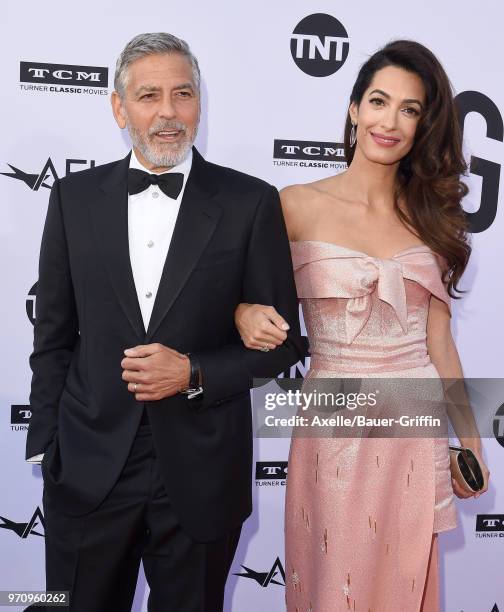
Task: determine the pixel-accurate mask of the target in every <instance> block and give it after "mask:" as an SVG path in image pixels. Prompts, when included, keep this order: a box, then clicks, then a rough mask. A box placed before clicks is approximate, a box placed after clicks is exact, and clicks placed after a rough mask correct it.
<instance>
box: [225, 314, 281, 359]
mask: <svg viewBox="0 0 504 612" xmlns="http://www.w3.org/2000/svg"><path fill="white" fill-rule="evenodd" d="M235 324H236V328H237V329H238V332H239V334H240V336H241V339H242V341H243V344H244V345H245V346H246V347H247V348H249V349H256V350H263V351H264V350H271V349H274V348H276V347H277V346H280V345H281V344H283V343H284V341H285V340H286V338H287V331H288V330H289V325H288V323H287V322H286V321H285V319H283V318H282V317H281V316H280V315H279V314H278V312H277V311H276V310H275V309H274V308H273V306H263V305H262V304H239V305H238V307H237V308H236V311H235Z"/></svg>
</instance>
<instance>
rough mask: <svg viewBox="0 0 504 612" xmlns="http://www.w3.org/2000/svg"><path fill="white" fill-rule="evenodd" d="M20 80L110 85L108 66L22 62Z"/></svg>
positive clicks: (99, 85) (25, 81) (58, 83)
mask: <svg viewBox="0 0 504 612" xmlns="http://www.w3.org/2000/svg"><path fill="white" fill-rule="evenodd" d="M19 80H20V81H22V82H24V83H41V84H54V85H61V84H65V85H90V86H91V87H108V68H105V67H102V66H73V65H71V64H41V63H39V62H20V63H19Z"/></svg>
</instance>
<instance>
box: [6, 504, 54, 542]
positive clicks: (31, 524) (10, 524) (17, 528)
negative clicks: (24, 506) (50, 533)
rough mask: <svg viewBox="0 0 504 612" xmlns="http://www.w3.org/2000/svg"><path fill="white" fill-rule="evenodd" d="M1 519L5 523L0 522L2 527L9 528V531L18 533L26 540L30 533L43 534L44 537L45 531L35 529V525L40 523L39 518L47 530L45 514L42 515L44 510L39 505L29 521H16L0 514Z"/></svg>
mask: <svg viewBox="0 0 504 612" xmlns="http://www.w3.org/2000/svg"><path fill="white" fill-rule="evenodd" d="M0 519H1V520H2V521H3V524H0V527H1V528H2V529H8V530H9V531H13V532H14V533H17V535H18V536H19V537H20V538H23V540H25V539H26V538H27V537H28V536H29V535H36V536H41V537H42V538H43V537H44V534H43V533H39V532H38V531H35V527H37V525H38V524H39V520H40V524H41V525H42V527H43V528H44V531H45V521H44V516H43V515H42V512H41V510H40V508H39V507H38V506H37V509H36V510H35V512H34V513H33V516H32V517H31V519H30V520H29V521H28V523H15V522H14V521H11V520H9V519H7V518H5V517H3V516H0Z"/></svg>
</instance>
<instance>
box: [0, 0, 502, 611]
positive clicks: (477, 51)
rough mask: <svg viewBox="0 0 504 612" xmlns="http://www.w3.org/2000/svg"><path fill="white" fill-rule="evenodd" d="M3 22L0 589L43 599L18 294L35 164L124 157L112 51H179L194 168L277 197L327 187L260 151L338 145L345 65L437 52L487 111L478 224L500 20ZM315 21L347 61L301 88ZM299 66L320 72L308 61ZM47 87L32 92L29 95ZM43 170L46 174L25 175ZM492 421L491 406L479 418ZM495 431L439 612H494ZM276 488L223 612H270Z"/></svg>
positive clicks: (379, 6) (282, 457)
mask: <svg viewBox="0 0 504 612" xmlns="http://www.w3.org/2000/svg"><path fill="white" fill-rule="evenodd" d="M2 9H3V20H2V25H1V26H0V27H1V34H2V35H1V37H0V45H1V47H0V50H1V58H2V60H1V61H2V68H3V69H2V79H3V81H2V94H3V100H4V102H3V109H4V110H3V113H4V114H3V116H4V119H5V120H6V121H5V124H4V128H3V130H4V137H3V138H2V139H1V142H0V150H1V153H0V172H2V173H4V175H3V176H2V175H0V190H1V200H0V265H1V267H2V269H1V278H2V299H1V300H0V318H1V326H0V339H1V344H0V346H1V352H0V363H1V372H2V377H1V384H0V404H1V410H2V412H1V414H2V415H3V416H2V418H1V421H0V465H1V466H2V469H1V472H0V473H1V476H0V479H1V480H0V487H1V489H0V491H1V494H0V517H1V522H0V527H2V528H3V529H2V530H1V531H0V563H1V568H2V570H1V572H0V589H4V590H7V589H43V587H44V572H43V543H44V542H43V534H44V529H43V522H42V519H41V516H40V515H37V514H36V510H37V508H39V507H40V508H41V491H42V483H41V475H40V469H39V468H38V467H31V466H29V465H27V464H26V463H25V462H24V444H25V438H26V431H25V430H26V423H27V422H28V418H29V413H28V412H27V411H26V404H27V403H28V395H29V386H30V370H29V367H28V356H29V354H30V352H31V348H32V332H33V330H32V325H31V323H30V320H29V317H28V316H27V312H28V311H30V312H31V310H30V309H32V308H33V305H34V298H33V297H29V296H28V293H29V291H30V289H31V288H32V286H33V284H34V283H35V282H36V278H37V262H38V250H39V244H40V237H41V231H42V227H43V222H44V218H45V213H46V207H47V201H48V195H49V189H48V188H46V187H45V185H48V186H50V185H51V184H52V181H53V178H54V177H53V172H52V168H51V165H49V166H48V168H44V167H45V165H46V162H47V161H48V159H49V158H50V160H51V162H52V164H53V167H54V170H55V171H56V173H57V175H58V176H63V175H64V174H65V173H66V172H67V165H68V166H69V169H70V170H71V171H77V170H79V169H83V168H85V167H87V165H89V164H90V163H92V162H91V160H93V163H96V164H101V163H105V162H108V161H111V160H114V159H118V158H120V157H123V156H124V155H125V154H126V152H127V151H128V148H129V143H128V140H127V137H126V135H125V134H124V133H121V132H120V131H119V130H118V128H117V127H116V124H115V122H114V121H113V118H112V114H111V111H110V104H109V94H110V91H111V86H112V79H113V67H114V64H115V59H116V57H117V55H118V53H119V52H120V51H121V49H122V47H123V46H124V44H125V43H126V42H127V41H128V40H129V39H130V38H132V37H133V36H134V35H135V34H138V33H140V32H145V31H160V30H164V31H168V32H172V33H174V34H176V35H178V36H180V37H182V38H184V39H186V40H187V41H188V42H189V43H190V45H191V47H192V49H193V51H194V53H195V54H196V56H197V57H198V58H199V61H200V65H201V69H202V73H203V115H202V124H201V128H200V134H199V136H198V140H197V146H198V148H199V149H200V151H201V152H202V153H203V155H204V156H205V157H206V158H207V159H209V160H211V161H214V162H216V163H220V164H223V165H229V166H232V167H234V168H236V169H239V170H242V171H244V172H247V173H249V174H254V175H257V176H259V177H261V178H263V179H266V180H267V181H269V182H271V183H273V184H275V185H276V186H278V187H279V188H281V187H283V186H285V185H287V184H290V183H298V182H308V181H312V180H315V179H317V178H320V177H323V176H327V175H329V174H331V173H333V172H335V171H337V169H338V168H337V167H336V166H337V164H334V166H331V164H328V163H327V162H326V165H327V166H328V167H310V166H308V164H307V163H306V162H303V163H304V164H305V165H301V162H299V163H298V165H296V166H292V165H291V166H286V165H278V162H279V160H278V159H277V160H276V162H277V163H276V164H275V163H274V161H275V160H274V159H273V147H274V141H275V140H294V141H296V140H297V141H311V142H312V141H315V142H341V137H342V131H343V124H344V119H345V112H346V108H347V99H348V95H349V92H350V89H351V86H352V84H353V81H354V79H355V76H356V73H357V70H358V67H359V66H360V64H361V63H362V62H363V61H364V60H365V59H366V58H367V57H368V55H369V54H370V53H372V52H373V51H374V50H375V49H377V48H378V47H379V46H381V45H382V44H384V43H385V42H387V41H389V40H391V39H393V38H403V37H406V38H412V39H416V40H418V41H420V42H422V43H424V44H426V45H427V46H428V47H429V48H430V49H432V51H433V52H434V53H436V54H437V55H438V57H439V58H440V59H441V61H442V62H443V64H444V66H445V68H446V70H447V72H448V74H449V75H450V77H451V79H452V82H453V84H454V87H455V89H456V91H457V92H467V91H473V92H476V94H473V95H472V96H469V98H470V99H471V100H474V99H476V100H478V99H481V98H482V96H481V94H483V95H484V96H486V97H487V98H489V99H490V100H491V101H492V103H493V106H492V104H490V107H491V109H493V110H492V113H490V114H491V115H492V116H491V117H489V118H488V121H489V123H488V125H489V126H490V127H489V133H488V136H487V124H486V121H485V118H484V117H483V116H482V115H481V114H480V113H478V112H472V113H470V114H469V115H468V117H467V119H466V122H465V143H466V151H467V155H468V159H470V157H471V155H473V156H476V157H479V158H481V159H482V160H487V162H493V164H494V166H492V167H493V172H494V174H493V179H492V178H491V177H490V174H488V172H489V171H488V170H485V172H486V173H487V174H486V175H485V177H481V176H478V175H476V174H473V175H471V177H470V178H469V179H468V181H469V184H470V186H471V193H470V195H469V196H468V198H467V200H466V202H465V207H466V210H468V211H473V212H474V211H478V210H479V209H480V195H481V191H482V187H483V188H484V191H485V193H486V194H488V195H486V196H485V198H484V200H483V204H482V208H481V211H482V216H483V217H484V218H487V217H488V215H489V211H490V209H491V208H492V205H493V202H494V200H495V198H494V195H493V194H495V193H496V190H497V189H498V184H497V179H498V178H499V176H500V172H501V168H500V165H501V164H502V163H503V161H504V144H503V142H502V140H503V138H502V134H501V131H502V130H501V126H502V115H503V114H504V84H503V82H502V57H503V55H504V43H503V37H502V23H503V19H504V7H503V5H502V4H501V3H500V2H498V1H497V0H496V1H491V0H481V1H480V2H479V3H477V4H475V3H474V2H472V1H469V0H458V1H456V2H455V1H454V0H445V1H444V2H442V3H441V2H439V1H437V0H424V1H423V2H422V3H409V4H408V3H404V2H403V1H402V0H388V1H387V3H376V2H372V1H371V0H361V1H360V2H358V3H355V2H347V3H336V2H331V1H329V0H317V1H312V2H306V1H302V0H277V2H269V1H267V0H256V1H255V2H247V3H244V2H240V3H239V2H225V1H224V0H213V1H212V2H205V1H204V0H192V2H174V1H172V0H162V1H161V0H151V1H150V2H149V3H141V2H138V1H137V0H135V1H132V0H123V1H122V2H121V3H104V2H99V1H98V0H88V1H87V2H85V3H81V4H78V3H71V4H69V3H67V2H51V3H38V2H35V1H34V0H28V1H27V2H23V3H21V2H13V1H12V0H7V1H6V2H4V3H3V5H2ZM314 13H326V14H329V15H332V16H333V17H335V18H336V19H337V20H339V22H340V23H341V24H342V25H343V26H344V28H345V29H346V32H347V33H348V43H345V44H346V45H347V49H348V57H347V58H346V61H345V62H344V63H343V65H342V66H341V67H340V69H339V70H338V71H337V72H335V73H334V74H332V75H330V76H327V77H320V78H317V77H313V76H310V75H308V74H306V73H305V72H303V71H302V70H301V69H300V68H299V67H298V66H297V65H296V63H295V62H294V60H293V57H292V55H291V36H292V33H293V30H294V29H295V28H296V26H297V24H298V23H299V22H300V21H301V20H302V19H304V18H305V17H307V16H309V15H311V14H314ZM321 40H322V39H321ZM307 48H308V47H306V49H307ZM314 61H319V63H320V59H319V60H314ZM20 62H28V63H31V64H33V63H47V64H62V65H64V67H66V66H67V65H73V66H76V65H77V66H88V67H97V66H98V67H108V68H109V79H108V83H109V86H108V87H105V88H97V87H93V85H94V84H95V83H93V82H91V81H88V80H86V81H84V82H83V83H82V84H79V85H78V86H73V85H72V86H71V87H74V88H76V89H80V90H81V91H80V92H78V91H77V92H75V91H74V92H72V91H70V92H69V91H61V88H62V87H67V86H68V84H67V83H66V82H65V80H64V77H66V76H68V73H64V72H62V73H59V75H60V77H61V78H60V80H59V83H62V85H59V84H52V85H49V84H48V86H47V90H45V91H40V90H33V89H31V90H30V89H25V88H22V86H21V82H20ZM89 71H91V72H92V69H89V70H88V72H89ZM44 74H45V75H47V74H48V73H44ZM56 80H57V79H56ZM46 81H47V79H45V80H44V79H42V80H40V79H39V83H45V82H46ZM23 85H24V87H27V86H28V85H29V84H27V83H23ZM50 87H53V89H54V91H51V90H50ZM85 89H87V91H84V90H85ZM487 106H488V105H487ZM474 110H477V109H476V108H475V109H474ZM480 110H481V109H480ZM68 160H74V161H71V162H69V161H68ZM75 160H78V161H75ZM298 161H299V160H298ZM9 164H10V166H9ZM483 164H484V163H483ZM484 165H485V164H484ZM486 166H488V163H486ZM44 169H45V174H46V175H47V177H45V176H42V177H41V174H42V172H43V170H44ZM9 175H10V176H9ZM40 179H42V180H40ZM492 181H493V182H492ZM487 190H488V191H487ZM499 204H500V208H498V211H497V215H496V218H495V220H494V221H493V223H492V224H491V225H490V226H489V227H488V228H487V229H485V231H481V232H478V233H477V234H474V237H473V246H474V254H473V257H472V260H471V263H470V266H469V269H468V271H467V273H466V275H465V278H464V281H465V282H464V286H465V287H466V288H467V289H469V290H470V291H469V293H468V294H467V295H466V297H464V299H463V300H461V301H460V302H457V303H456V305H455V308H454V317H453V332H454V336H455V339H456V342H457V346H458V349H459V352H460V356H461V359H462V363H463V366H464V371H465V374H466V376H468V377H502V376H503V359H502V357H503V356H502V347H503V345H504V334H503V331H502V323H501V321H502V312H503V307H504V291H503V289H502V280H501V279H502V264H503V262H504V243H503V241H502V238H501V236H502V232H503V226H504V214H503V212H502V197H501V198H500V201H499ZM480 218H481V217H480ZM502 402H504V399H502V400H501V401H500V403H502ZM498 407H499V401H496V405H495V410H496V411H497V409H498ZM499 422H500V423H503V422H504V414H503V415H502V418H501V421H499V420H498V419H496V423H497V424H499ZM500 431H501V433H500V440H497V439H494V438H492V439H487V440H485V441H484V448H485V452H486V455H487V459H488V463H489V464H490V469H491V471H492V477H493V482H492V485H491V488H490V491H489V492H488V493H487V494H486V495H485V496H484V497H483V498H482V499H481V500H478V501H474V500H473V501H469V502H463V503H458V508H459V517H460V525H459V528H458V529H457V530H455V531H452V532H449V533H448V534H445V535H443V536H442V537H441V574H442V599H443V605H444V610H445V611H446V612H461V611H463V612H490V611H493V612H497V611H498V610H499V609H500V610H501V612H503V611H504V586H503V585H504V580H503V577H502V566H503V558H504V551H503V547H504V522H502V521H503V519H504V516H503V514H504V492H503V491H504V474H503V472H502V469H501V466H502V460H503V458H504V448H503V446H504V427H503V425H501V430H500ZM255 449H256V457H255V459H256V460H257V461H262V462H270V463H274V464H275V463H278V462H282V461H286V457H287V450H288V442H287V441H286V440H259V441H256V443H255ZM280 467H281V466H280ZM267 472H268V470H261V473H262V474H266V473H267ZM269 472H271V473H273V474H274V473H277V474H280V473H281V470H280V469H276V468H275V467H273V469H270V470H269ZM284 484H285V482H284V480H281V479H268V480H264V479H259V480H256V481H255V483H254V500H255V511H254V514H253V516H252V517H251V518H250V520H249V521H248V522H247V524H246V526H245V530H244V534H243V537H242V540H241V543H240V547H239V550H238V554H237V557H236V559H235V563H234V564H233V568H232V573H233V574H238V573H242V574H247V576H242V577H239V576H232V577H231V578H230V580H229V583H228V589H227V604H226V605H227V610H228V612H229V611H230V610H232V611H233V612H256V611H257V610H268V612H269V611H272V612H276V611H280V610H283V609H284V606H283V602H284V589H283V586H282V584H283V579H282V570H283V563H284V558H283V524H282V514H283V509H282V506H283V493H284V488H285V487H284ZM478 514H479V515H500V519H499V517H497V519H498V520H497V523H496V525H497V526H496V527H495V530H494V531H491V532H481V531H478V532H477V531H476V515H478ZM499 521H501V522H500V523H499ZM499 525H501V527H502V529H500V530H499ZM490 536H492V537H490ZM277 558H278V561H279V563H277V564H276V565H275V562H276V560H277ZM241 566H245V567H246V568H248V570H246V569H244V568H243V567H241ZM254 572H255V573H254ZM146 591H147V588H146V586H145V581H144V579H143V578H140V581H139V588H138V590H137V596H136V599H135V609H136V610H142V609H146V608H145V603H144V602H145V601H146ZM322 612H331V611H322ZM380 612H386V611H380Z"/></svg>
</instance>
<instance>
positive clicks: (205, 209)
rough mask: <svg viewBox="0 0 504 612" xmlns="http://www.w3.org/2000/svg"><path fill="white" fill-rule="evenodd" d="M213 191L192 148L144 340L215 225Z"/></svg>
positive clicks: (217, 207) (217, 210)
mask: <svg viewBox="0 0 504 612" xmlns="http://www.w3.org/2000/svg"><path fill="white" fill-rule="evenodd" d="M216 193H217V186H216V185H215V183H214V181H213V180H212V173H211V172H210V171H209V168H208V164H207V163H206V162H205V160H204V159H203V158H202V157H201V155H199V153H198V152H197V151H196V149H193V162H192V167H191V172H190V173H189V177H188V179H187V183H186V187H185V191H184V195H183V197H182V202H181V204H180V209H179V213H178V216H177V221H176V223H175V228H174V231H173V237H172V240H171V243H170V248H169V249H168V254H167V256H166V260H165V264H164V268H163V273H162V276H161V281H160V283H159V288H158V292H157V295H156V301H155V302H154V307H153V310H152V315H151V318H150V323H149V329H148V330H147V339H146V341H147V342H150V341H151V340H152V336H153V335H154V333H155V332H156V330H157V329H158V327H159V325H160V324H161V322H162V321H163V319H164V318H165V317H166V315H167V314H168V311H169V310H170V308H171V307H172V306H173V303H174V302H175V300H176V299H177V296H178V295H179V293H180V292H181V290H182V288H183V287H184V285H185V283H186V282H187V280H188V279H189V276H190V274H191V272H192V270H193V268H194V267H195V265H196V264H197V262H198V260H199V258H200V256H201V254H202V253H203V250H204V249H205V247H206V246H207V244H208V242H209V240H210V238H211V237H212V234H213V233H214V231H215V228H216V227H217V224H218V222H219V218H220V216H221V214H222V209H221V207H220V205H219V204H218V203H217V201H216V199H215V195H216Z"/></svg>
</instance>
